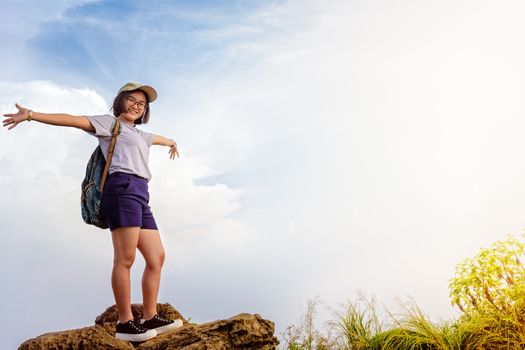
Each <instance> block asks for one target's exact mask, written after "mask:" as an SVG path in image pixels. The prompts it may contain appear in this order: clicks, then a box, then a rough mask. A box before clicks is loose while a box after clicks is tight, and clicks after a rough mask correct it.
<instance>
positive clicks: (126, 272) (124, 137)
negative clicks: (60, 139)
mask: <svg viewBox="0 0 525 350" xmlns="http://www.w3.org/2000/svg"><path fill="white" fill-rule="evenodd" d="M156 98H157V92H156V91H155V89H153V88H152V87H151V86H147V85H143V84H140V83H135V82H130V83H127V84H126V85H124V86H123V87H122V88H121V89H120V90H119V91H118V94H117V96H116V97H115V100H114V102H113V108H112V110H113V114H114V116H112V115H109V114H106V115H94V116H73V115H69V114H47V113H39V112H34V111H32V110H31V109H27V108H24V107H22V106H20V105H19V104H18V103H17V104H16V108H17V109H18V112H17V113H13V114H4V117H6V119H4V121H3V126H4V127H6V126H9V128H8V130H11V129H13V128H14V127H16V126H17V125H18V124H19V123H21V122H23V121H26V120H27V121H28V122H29V121H31V120H34V121H38V122H41V123H46V124H51V125H57V126H69V127H75V128H79V129H82V130H84V131H86V132H87V133H89V134H90V135H93V136H96V137H97V138H98V141H99V144H100V147H101V149H102V152H103V153H104V157H106V158H107V154H108V148H109V143H110V141H111V127H112V125H113V122H114V121H115V118H118V119H119V120H120V123H121V129H122V130H121V133H120V134H119V135H118V137H117V142H116V145H115V149H114V152H113V158H112V160H111V164H110V168H109V173H108V177H107V180H106V184H105V186H104V191H103V194H102V200H101V211H102V213H103V214H104V216H105V217H106V219H107V221H108V226H109V228H110V230H111V236H112V240H113V251H114V260H113V272H112V274H111V286H112V288H113V294H114V296H115V302H116V304H117V310H118V314H119V320H118V322H117V327H116V337H117V338H119V339H123V340H128V341H137V342H138V341H144V340H147V339H150V338H152V337H155V336H156V335H157V334H161V333H163V332H165V331H167V330H169V329H174V328H177V327H180V326H182V320H180V319H177V320H175V321H173V320H167V319H164V318H162V317H159V316H158V315H157V296H158V292H159V285H160V275H161V269H162V265H163V263H164V257H165V255H164V248H163V246H162V242H161V239H160V235H159V231H158V229H157V224H156V223H155V219H154V218H153V214H152V213H151V210H150V209H151V208H150V207H149V205H148V203H149V192H148V181H149V180H150V179H151V173H150V171H149V168H148V156H149V148H150V146H151V145H161V146H168V147H169V148H170V150H169V155H170V159H175V156H177V157H179V153H178V151H177V143H176V142H175V141H173V140H172V139H168V138H165V137H163V136H160V135H154V134H150V133H148V132H144V131H142V130H140V129H138V128H136V125H137V124H146V123H147V122H148V120H149V117H150V111H149V103H150V102H153V101H155V100H156ZM179 158H180V157H179ZM137 248H138V249H139V251H140V252H141V254H142V255H143V256H144V260H145V261H146V267H145V269H144V273H143V276H142V298H143V305H144V318H143V319H141V320H140V321H138V322H137V321H135V320H134V319H133V314H132V313H131V301H130V269H131V266H132V265H133V261H134V260H135V253H136V249H137Z"/></svg>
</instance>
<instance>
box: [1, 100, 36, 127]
mask: <svg viewBox="0 0 525 350" xmlns="http://www.w3.org/2000/svg"><path fill="white" fill-rule="evenodd" d="M15 106H16V108H18V112H17V113H14V114H13V113H10V114H4V117H6V118H7V119H4V120H3V125H2V126H3V127H6V126H8V125H11V126H10V127H9V128H8V129H7V130H11V129H13V128H14V127H15V126H17V125H18V123H20V122H23V121H24V120H27V118H29V109H27V108H24V107H22V106H20V105H19V104H18V103H15Z"/></svg>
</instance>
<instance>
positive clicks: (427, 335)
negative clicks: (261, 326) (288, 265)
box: [282, 298, 525, 350]
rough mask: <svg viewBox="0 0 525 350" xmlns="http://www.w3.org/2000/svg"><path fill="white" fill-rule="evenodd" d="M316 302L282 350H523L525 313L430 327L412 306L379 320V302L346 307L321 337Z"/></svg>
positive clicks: (491, 313)
mask: <svg viewBox="0 0 525 350" xmlns="http://www.w3.org/2000/svg"><path fill="white" fill-rule="evenodd" d="M317 304H318V301H317V300H313V301H310V302H309V304H308V307H307V310H306V312H305V314H304V315H303V317H302V320H301V322H300V323H299V324H298V325H294V326H290V327H288V329H287V333H285V334H283V337H284V342H282V349H284V350H480V349H483V350H492V349H494V350H496V349H497V350H505V349H509V350H511V349H512V350H515V349H525V307H523V304H521V303H515V305H514V306H513V307H512V308H509V309H507V310H505V312H502V311H499V310H497V309H486V310H478V312H476V313H472V314H469V315H466V314H464V315H462V316H461V317H459V318H458V319H456V320H453V321H448V322H445V321H442V322H438V323H435V322H432V321H430V320H429V318H428V317H427V316H426V315H425V314H424V313H423V312H422V310H421V309H420V308H419V307H418V306H417V305H416V304H415V302H413V301H411V302H410V303H407V304H404V305H403V309H402V312H401V313H400V314H398V315H394V314H392V313H391V312H389V311H388V310H386V312H387V315H388V316H387V319H386V320H385V321H381V320H380V319H379V317H378V312H377V307H376V304H375V302H374V301H373V300H372V301H369V300H367V299H365V298H360V299H358V301H356V302H348V303H347V304H346V305H345V306H344V308H343V310H342V311H339V312H334V313H333V315H334V319H333V320H330V321H328V322H326V327H324V329H323V331H321V330H317V329H315V327H314V326H313V325H314V320H315V315H316V307H317Z"/></svg>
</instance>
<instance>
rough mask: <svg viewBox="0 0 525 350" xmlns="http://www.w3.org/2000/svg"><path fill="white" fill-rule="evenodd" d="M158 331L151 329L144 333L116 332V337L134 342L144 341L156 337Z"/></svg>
mask: <svg viewBox="0 0 525 350" xmlns="http://www.w3.org/2000/svg"><path fill="white" fill-rule="evenodd" d="M156 336H157V332H156V331H155V330H154V329H150V330H148V331H146V332H145V333H142V334H129V333H116V334H115V338H117V339H120V340H126V341H133V342H143V341H146V340H148V339H151V338H155V337H156Z"/></svg>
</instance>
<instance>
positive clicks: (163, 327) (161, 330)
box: [154, 319, 183, 335]
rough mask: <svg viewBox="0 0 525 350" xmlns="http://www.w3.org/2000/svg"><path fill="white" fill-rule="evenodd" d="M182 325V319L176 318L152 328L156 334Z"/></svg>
mask: <svg viewBox="0 0 525 350" xmlns="http://www.w3.org/2000/svg"><path fill="white" fill-rule="evenodd" d="M182 325H183V323H182V320H180V319H177V320H175V322H173V323H170V324H167V325H165V326H162V327H158V328H155V329H154V330H155V331H157V335H159V334H162V333H166V332H168V331H171V330H174V329H177V328H180V327H182Z"/></svg>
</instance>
